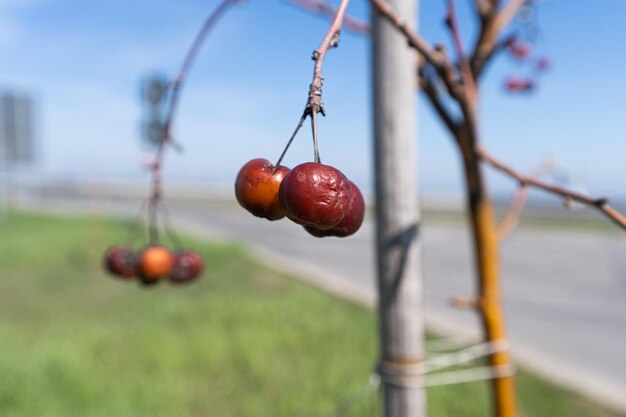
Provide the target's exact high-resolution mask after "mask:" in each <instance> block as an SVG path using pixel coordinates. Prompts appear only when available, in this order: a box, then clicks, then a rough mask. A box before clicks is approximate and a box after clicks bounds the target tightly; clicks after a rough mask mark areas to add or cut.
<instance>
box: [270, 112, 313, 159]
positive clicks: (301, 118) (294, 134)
mask: <svg viewBox="0 0 626 417" xmlns="http://www.w3.org/2000/svg"><path fill="white" fill-rule="evenodd" d="M305 119H306V113H303V114H302V117H300V121H299V122H298V125H297V126H296V128H295V129H294V131H293V133H292V134H291V137H290V138H289V140H288V141H287V145H285V148H284V149H283V152H282V153H281V154H280V157H279V158H278V161H276V164H274V167H278V166H279V165H280V163H281V162H282V161H283V158H284V157H285V155H286V154H287V150H288V149H289V147H290V146H291V143H292V142H293V140H294V138H295V137H296V135H297V134H298V131H299V130H300V128H301V127H302V125H303V124H304V120H305Z"/></svg>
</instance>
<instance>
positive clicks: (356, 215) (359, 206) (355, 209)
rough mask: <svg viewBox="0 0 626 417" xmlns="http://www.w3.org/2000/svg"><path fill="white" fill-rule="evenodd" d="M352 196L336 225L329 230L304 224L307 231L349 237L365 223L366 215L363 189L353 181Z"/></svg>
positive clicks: (322, 234) (312, 233)
mask: <svg viewBox="0 0 626 417" xmlns="http://www.w3.org/2000/svg"><path fill="white" fill-rule="evenodd" d="M350 189H351V190H350V191H351V196H352V197H351V198H350V202H349V203H348V210H347V212H346V214H345V216H344V217H343V219H342V220H341V221H340V222H339V224H337V225H336V226H334V227H332V228H330V229H328V230H320V229H317V228H315V227H312V226H304V228H305V229H306V231H307V232H309V233H310V234H311V235H313V236H315V237H326V236H336V237H347V236H350V235H353V234H354V233H356V232H357V230H359V228H360V227H361V224H363V218H364V217H365V200H364V199H363V194H361V190H359V187H357V186H356V185H355V184H354V183H353V182H350Z"/></svg>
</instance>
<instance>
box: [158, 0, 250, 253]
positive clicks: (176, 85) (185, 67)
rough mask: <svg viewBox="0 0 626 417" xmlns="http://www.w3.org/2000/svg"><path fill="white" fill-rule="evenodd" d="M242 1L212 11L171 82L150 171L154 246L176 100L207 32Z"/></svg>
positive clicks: (225, 2) (230, 0)
mask: <svg viewBox="0 0 626 417" xmlns="http://www.w3.org/2000/svg"><path fill="white" fill-rule="evenodd" d="M242 1H243V0H222V2H221V3H220V4H219V5H218V6H217V7H216V8H215V10H213V13H211V14H210V15H209V17H208V18H207V20H206V21H205V22H204V25H203V26H202V28H201V29H200V32H198V35H196V38H195V39H194V41H193V43H192V44H191V48H189V51H188V52H187V55H186V56H185V59H184V61H183V64H182V66H181V68H180V70H179V71H178V74H177V75H176V77H175V78H174V79H173V80H172V82H171V88H172V92H171V94H170V101H169V108H168V111H167V115H166V118H165V126H164V132H163V137H162V138H161V141H160V142H159V144H158V147H157V150H156V154H155V157H154V162H153V163H152V164H151V169H152V191H151V195H150V199H149V205H150V210H149V216H148V218H149V228H150V240H151V243H152V244H155V243H156V241H157V239H158V235H157V229H158V226H157V211H156V207H157V205H158V204H159V201H160V200H161V192H162V190H161V169H162V165H163V155H164V151H165V145H166V144H167V143H173V139H172V124H173V122H174V115H175V114H176V109H177V107H178V100H179V97H180V93H181V90H182V85H183V82H184V81H185V79H186V77H187V74H188V72H189V69H190V68H191V65H192V64H193V62H194V61H195V58H196V57H197V55H198V52H199V51H200V48H201V47H202V44H203V43H204V40H205V39H206V36H207V35H208V33H209V31H210V30H211V28H213V26H215V24H216V23H217V21H218V19H219V18H220V17H221V16H222V15H223V14H224V12H225V11H226V10H227V9H228V7H229V6H231V5H233V4H235V3H241V2H242Z"/></svg>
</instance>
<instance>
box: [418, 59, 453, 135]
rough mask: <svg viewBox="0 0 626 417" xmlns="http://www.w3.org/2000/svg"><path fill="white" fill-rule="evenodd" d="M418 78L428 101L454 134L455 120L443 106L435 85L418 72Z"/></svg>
mask: <svg viewBox="0 0 626 417" xmlns="http://www.w3.org/2000/svg"><path fill="white" fill-rule="evenodd" d="M420 72H422V71H420ZM418 78H419V84H420V87H421V89H422V91H423V92H424V94H426V97H427V98H428V101H429V102H430V104H431V105H432V106H433V108H434V109H435V111H436V112H437V114H438V115H439V117H440V118H441V120H442V121H443V123H444V124H445V125H446V127H447V128H448V130H449V131H450V133H452V134H453V136H454V132H455V131H456V129H457V122H456V121H455V120H454V119H453V118H452V116H451V115H450V112H449V111H448V109H446V108H445V107H444V105H443V102H442V101H441V96H440V95H439V92H438V91H437V86H435V85H434V84H433V82H432V80H428V79H426V78H425V77H424V76H423V74H420V76H419V77H418Z"/></svg>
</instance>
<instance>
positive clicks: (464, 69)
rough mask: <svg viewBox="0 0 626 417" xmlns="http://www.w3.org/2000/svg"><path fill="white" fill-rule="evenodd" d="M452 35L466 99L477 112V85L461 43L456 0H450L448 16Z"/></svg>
mask: <svg viewBox="0 0 626 417" xmlns="http://www.w3.org/2000/svg"><path fill="white" fill-rule="evenodd" d="M446 21H447V23H448V27H449V28H450V33H451V35H452V42H453V44H454V48H455V49H456V54H457V57H458V61H459V67H460V68H461V78H462V80H463V85H464V86H465V97H466V99H467V101H468V104H469V105H470V106H471V107H472V108H473V110H474V112H475V111H476V100H477V97H476V83H475V82H474V75H473V74H472V69H471V67H470V64H469V61H468V60H467V58H466V57H465V51H464V50H463V42H462V41H461V31H460V29H459V24H458V21H457V17H456V7H455V1H454V0H448V16H447V19H446Z"/></svg>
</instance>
